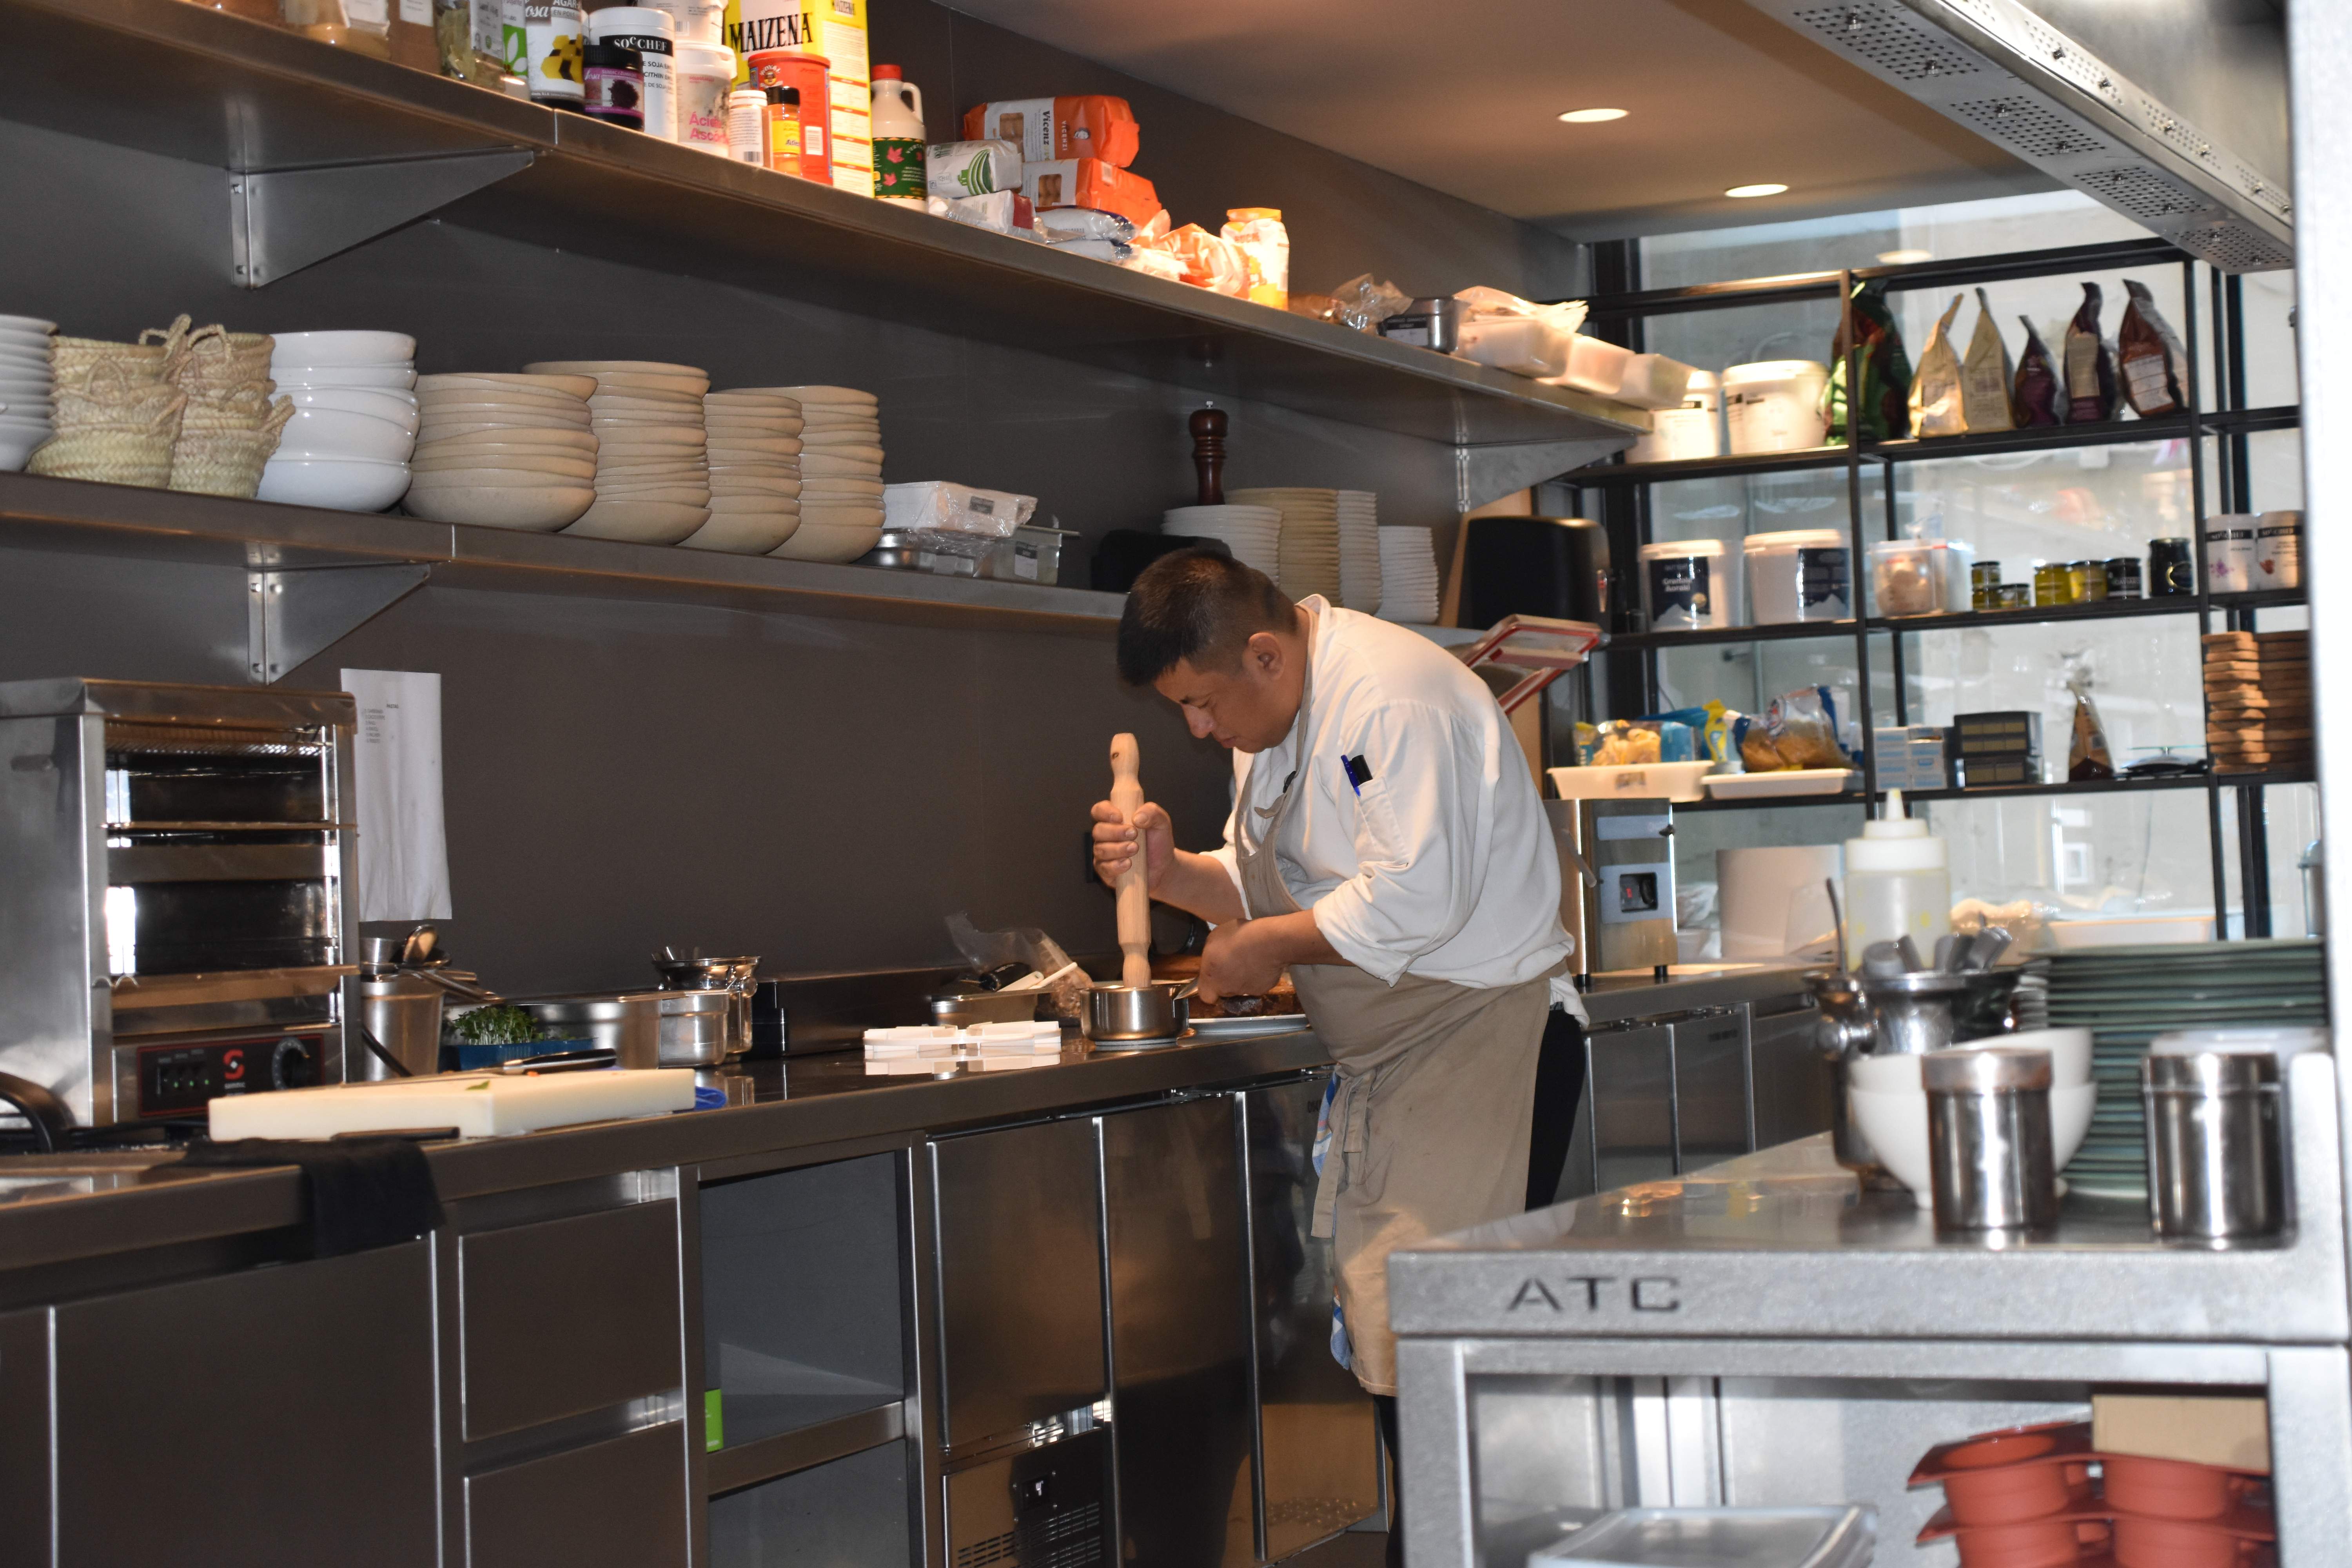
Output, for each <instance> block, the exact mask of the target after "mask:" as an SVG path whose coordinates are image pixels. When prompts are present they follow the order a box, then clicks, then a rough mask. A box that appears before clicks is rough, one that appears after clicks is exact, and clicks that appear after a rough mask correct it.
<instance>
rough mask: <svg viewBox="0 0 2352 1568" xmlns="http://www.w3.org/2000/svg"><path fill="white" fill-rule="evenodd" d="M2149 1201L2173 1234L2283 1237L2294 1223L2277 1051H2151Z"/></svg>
mask: <svg viewBox="0 0 2352 1568" xmlns="http://www.w3.org/2000/svg"><path fill="white" fill-rule="evenodd" d="M2139 1074H2140V1078H2139V1083H2140V1088H2139V1093H2140V1107H2141V1110H2143V1111H2144V1112H2145V1113H2146V1115H2147V1165H2148V1172H2147V1178H2148V1179H2147V1206H2148V1215H2149V1217H2150V1218H2151V1219H2152V1220H2153V1221H2154V1222H2155V1224H2156V1234H2157V1235H2158V1236H2160V1237H2164V1238H2165V1239H2167V1240H2168V1241H2231V1240H2237V1239H2241V1238H2243V1237H2257V1236H2276V1235H2277V1234H2278V1233H2279V1232H2280V1230H2282V1229H2283V1228H2284V1226H2285V1224H2286V1156H2285V1146H2284V1131H2283V1128H2282V1121H2281V1117H2280V1114H2279V1068H2278V1058H2276V1057H2274V1056H2272V1055H2270V1054H2269V1053H2267V1052H2252V1051H2244V1052H2241V1051H2197V1052H2190V1053H2184V1054H2181V1055H2177V1056H2174V1055H2159V1054H2158V1053H2156V1052H2150V1053H2149V1054H2148V1055H2147V1056H2145V1057H2143V1058H2140V1068H2139Z"/></svg>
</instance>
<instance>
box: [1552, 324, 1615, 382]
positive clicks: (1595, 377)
mask: <svg viewBox="0 0 2352 1568" xmlns="http://www.w3.org/2000/svg"><path fill="white" fill-rule="evenodd" d="M1633 359H1634V353H1633V350H1632V349H1627V348H1620V347H1618V346H1617V345H1616V344H1615V343H1605V342H1601V340H1600V339H1599V338H1588V337H1586V336H1585V335H1584V334H1583V333H1582V332H1579V333H1577V334H1576V335H1575V336H1574V337H1572V338H1570V340H1569V344H1568V362H1567V363H1566V364H1564V365H1563V366H1562V367H1561V368H1560V369H1559V370H1557V371H1554V372H1553V373H1552V374H1551V375H1550V377H1549V380H1550V381H1551V382H1552V384H1554V385H1558V386H1572V387H1574V388H1576V389H1577V390H1578V391H1579V392H1590V393H1592V394H1594V395H1598V396H1601V397H1614V396H1616V395H1617V389H1618V387H1620V386H1621V385H1622V384H1624V380H1625V371H1626V368H1627V367H1628V366H1630V365H1631V364H1632V363H1633Z"/></svg>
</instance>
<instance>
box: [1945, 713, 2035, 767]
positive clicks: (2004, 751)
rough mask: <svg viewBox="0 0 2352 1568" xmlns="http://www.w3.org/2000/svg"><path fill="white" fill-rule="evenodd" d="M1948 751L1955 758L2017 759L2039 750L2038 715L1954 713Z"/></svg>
mask: <svg viewBox="0 0 2352 1568" xmlns="http://www.w3.org/2000/svg"><path fill="white" fill-rule="evenodd" d="M1950 750H1951V753H1952V755H1954V756H1956V757H2000V756H2010V757H2014V756H2021V755H2023V754H2025V753H2026V752H2034V753H2037V754H2038V753H2039V752H2041V750H2042V715H2041V714H2039V713H2030V712H2006V713H1956V714H1954V715H1953V716H1952V739H1951V745H1950Z"/></svg>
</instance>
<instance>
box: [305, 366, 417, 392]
mask: <svg viewBox="0 0 2352 1568" xmlns="http://www.w3.org/2000/svg"><path fill="white" fill-rule="evenodd" d="M269 379H270V380H272V381H274V382H276V383H277V384H278V388H279V390H281V391H283V390H284V389H286V388H288V387H293V386H396V387H399V388H401V389H403V390H406V389H407V388H409V387H412V386H415V384H416V371H415V367H414V366H411V365H402V364H287V363H282V362H280V361H278V360H272V361H270V362H269Z"/></svg>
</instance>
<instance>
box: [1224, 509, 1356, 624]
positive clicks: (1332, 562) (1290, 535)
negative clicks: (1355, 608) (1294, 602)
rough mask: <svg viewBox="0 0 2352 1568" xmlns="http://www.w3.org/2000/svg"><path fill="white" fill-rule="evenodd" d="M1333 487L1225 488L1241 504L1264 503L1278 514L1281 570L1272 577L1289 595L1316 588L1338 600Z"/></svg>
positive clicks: (1336, 517)
mask: <svg viewBox="0 0 2352 1568" xmlns="http://www.w3.org/2000/svg"><path fill="white" fill-rule="evenodd" d="M1225 499H1226V500H1231V501H1236V502H1239V503H1240V504H1241V505H1243V506H1270V507H1272V508H1274V509H1275V510H1276V511H1279V512H1280V513H1281V514H1282V559H1281V570H1280V571H1278V572H1277V573H1276V574H1275V581H1276V582H1277V583H1279V584H1282V591H1283V592H1284V593H1286V594H1287V595H1290V596H1291V597H1292V598H1293V599H1304V598H1306V597H1307V595H1310V594H1320V595H1323V597H1325V598H1326V599H1328V600H1329V601H1330V602H1331V603H1333V604H1335V605H1336V604H1339V603H1340V596H1341V586H1342V584H1341V583H1340V579H1339V491H1337V490H1318V489H1253V490H1227V491H1226V492H1225Z"/></svg>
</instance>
